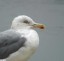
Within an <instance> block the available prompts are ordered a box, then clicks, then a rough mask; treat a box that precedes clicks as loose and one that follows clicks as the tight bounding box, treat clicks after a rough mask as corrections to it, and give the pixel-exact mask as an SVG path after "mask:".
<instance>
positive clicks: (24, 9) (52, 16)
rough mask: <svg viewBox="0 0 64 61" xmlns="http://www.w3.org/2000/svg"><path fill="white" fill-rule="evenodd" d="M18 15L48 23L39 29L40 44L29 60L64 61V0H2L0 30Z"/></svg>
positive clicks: (0, 0) (0, 1) (9, 24)
mask: <svg viewBox="0 0 64 61" xmlns="http://www.w3.org/2000/svg"><path fill="white" fill-rule="evenodd" d="M18 15H28V16H30V17H31V18H33V19H34V20H35V21H36V22H40V23H43V24H45V25H46V29H45V30H43V31H42V30H37V32H38V33H39V35H40V46H39V48H38V51H37V52H36V53H35V54H34V55H33V57H32V58H31V59H30V60H29V61H64V0H0V31H4V30H7V29H9V28H10V26H11V22H12V20H13V18H14V17H16V16H18Z"/></svg>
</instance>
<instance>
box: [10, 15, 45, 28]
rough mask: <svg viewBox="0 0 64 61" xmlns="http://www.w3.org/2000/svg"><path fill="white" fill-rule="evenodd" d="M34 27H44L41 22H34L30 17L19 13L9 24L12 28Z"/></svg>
mask: <svg viewBox="0 0 64 61" xmlns="http://www.w3.org/2000/svg"><path fill="white" fill-rule="evenodd" d="M34 27H35V28H40V29H44V25H43V24H38V23H36V22H34V21H33V20H32V19H31V18H30V17H28V16H26V15H20V16H17V17H15V18H14V20H13V21H12V25H11V28H13V29H23V28H25V29H30V28H34Z"/></svg>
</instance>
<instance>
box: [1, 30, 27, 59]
mask: <svg viewBox="0 0 64 61" xmlns="http://www.w3.org/2000/svg"><path fill="white" fill-rule="evenodd" d="M25 41H26V38H24V37H21V35H20V34H19V33H17V32H15V31H13V30H8V31H5V32H2V33H0V59H5V58H7V57H8V56H9V55H10V54H12V53H14V52H16V51H17V50H18V49H19V48H21V47H23V46H24V43H25Z"/></svg>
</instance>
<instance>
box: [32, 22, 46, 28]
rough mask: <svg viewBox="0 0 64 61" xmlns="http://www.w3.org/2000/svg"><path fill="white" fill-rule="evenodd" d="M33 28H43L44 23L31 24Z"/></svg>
mask: <svg viewBox="0 0 64 61" xmlns="http://www.w3.org/2000/svg"><path fill="white" fill-rule="evenodd" d="M33 27H34V28H39V29H45V25H44V24H39V23H36V24H34V25H33Z"/></svg>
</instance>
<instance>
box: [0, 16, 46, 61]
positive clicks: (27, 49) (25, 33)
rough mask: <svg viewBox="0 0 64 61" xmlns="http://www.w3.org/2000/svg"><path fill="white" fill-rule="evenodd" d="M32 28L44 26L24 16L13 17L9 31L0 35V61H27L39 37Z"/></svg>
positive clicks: (42, 27) (34, 49)
mask: <svg viewBox="0 0 64 61" xmlns="http://www.w3.org/2000/svg"><path fill="white" fill-rule="evenodd" d="M34 28H39V29H44V28H45V26H44V24H39V23H36V22H35V21H33V19H31V18H30V17H28V16H26V15H20V16H17V17H15V18H14V19H13V21H12V24H11V27H10V29H8V30H6V31H3V32H1V33H0V61H27V60H28V59H29V58H30V57H31V56H32V55H33V54H34V53H35V51H36V50H37V48H38V46H39V35H38V33H37V32H36V31H35V30H34Z"/></svg>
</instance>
